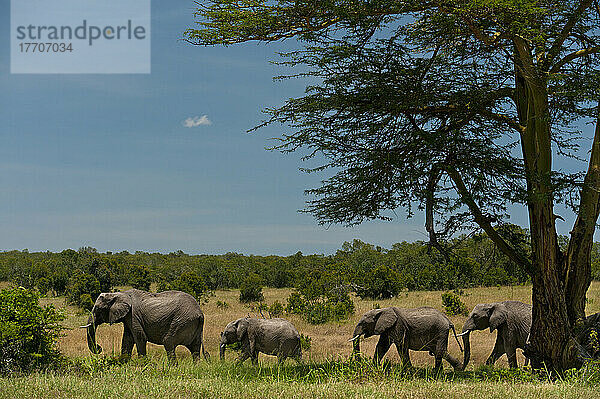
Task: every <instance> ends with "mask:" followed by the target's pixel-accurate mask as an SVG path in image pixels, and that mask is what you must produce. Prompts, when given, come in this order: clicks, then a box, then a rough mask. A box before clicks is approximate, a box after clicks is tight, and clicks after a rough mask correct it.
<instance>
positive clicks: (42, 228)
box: [0, 0, 572, 255]
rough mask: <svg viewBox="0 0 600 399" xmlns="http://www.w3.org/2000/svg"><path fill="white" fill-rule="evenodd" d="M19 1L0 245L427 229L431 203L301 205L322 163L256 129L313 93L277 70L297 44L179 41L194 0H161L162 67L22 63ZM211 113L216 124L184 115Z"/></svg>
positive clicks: (6, 90) (155, 55)
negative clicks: (272, 148)
mask: <svg viewBox="0 0 600 399" xmlns="http://www.w3.org/2000/svg"><path fill="white" fill-rule="evenodd" d="M9 4H10V2H9V0H0V15H2V18H3V23H2V24H0V38H1V44H0V46H1V50H0V88H1V91H0V120H1V121H2V127H1V129H0V139H1V145H0V186H1V189H0V209H1V211H0V250H7V249H23V248H28V249H29V250H53V251H56V250H62V249H65V248H75V249H76V248H79V247H81V246H93V247H95V248H98V249H99V250H101V251H106V250H112V251H119V250H123V249H126V250H130V251H134V250H144V251H161V252H165V251H174V250H178V249H181V250H184V251H186V252H188V253H225V252H228V251H236V252H243V253H253V254H280V255H288V254H291V253H295V252H296V251H298V250H300V251H302V252H304V253H332V252H334V251H335V250H336V249H337V248H339V247H340V245H341V244H342V242H344V241H348V240H352V239H353V238H359V239H362V240H363V241H367V242H370V243H373V244H376V245H381V246H384V247H389V246H390V245H391V244H392V243H394V242H399V241H402V240H417V239H425V238H426V236H425V229H424V228H423V219H422V216H421V215H417V216H416V217H414V218H412V219H408V220H407V219H406V216H405V215H404V214H403V213H402V212H399V213H398V217H397V218H396V219H395V220H394V221H392V222H368V223H364V224H363V225H361V226H359V227H355V228H345V227H341V226H331V227H329V228H328V229H327V228H325V227H321V226H318V225H317V223H316V222H315V221H314V219H313V218H312V217H311V216H310V215H307V214H300V213H298V212H297V210H298V209H300V208H302V207H303V203H304V201H305V200H306V197H305V196H304V194H303V190H304V189H305V188H309V187H312V186H315V185H316V184H317V183H318V177H319V176H313V175H306V174H303V173H301V172H299V171H298V167H299V166H301V163H300V162H299V157H298V156H297V155H291V156H290V155H282V154H279V153H276V152H269V151H266V150H265V147H266V146H269V145H271V144H272V141H270V140H269V138H270V137H275V136H277V135H278V133H279V132H278V129H277V128H276V127H270V128H266V129H262V130H259V131H258V132H255V133H252V134H248V133H246V130H247V129H248V128H251V127H253V126H254V125H256V124H257V123H258V122H260V120H261V118H262V117H263V115H262V114H261V109H263V108H265V107H267V106H276V105H280V104H282V103H283V101H285V99H287V98H289V97H293V96H296V95H299V94H301V93H302V92H303V89H304V85H305V84H304V83H303V82H302V81H293V80H292V81H284V82H273V80H272V77H273V76H275V75H278V74H281V73H282V72H283V71H282V70H281V69H279V68H278V67H276V66H273V65H271V64H269V62H268V61H269V60H273V59H275V55H274V52H275V51H277V50H281V49H285V48H289V46H291V45H293V44H291V43H290V44H275V45H268V46H266V45H257V44H245V45H240V46H233V47H228V48H203V47H194V46H192V45H189V44H187V43H185V42H183V41H181V40H179V39H180V38H181V36H182V32H183V31H184V30H185V29H186V28H187V27H189V26H191V24H192V23H193V5H194V3H193V1H191V0H176V1H169V2H167V1H156V0H155V1H153V4H152V73H151V74H149V75H11V74H10V54H9V46H10V44H9V27H10V24H9V15H10V12H9ZM205 115H206V118H207V119H208V120H209V121H210V124H206V123H200V124H198V126H193V127H185V126H184V121H186V120H187V119H188V118H195V117H197V118H198V119H196V121H197V122H206V119H204V120H202V119H201V118H202V117H203V116H205ZM188 124H190V125H194V124H197V123H193V120H190V122H189V123H188ZM514 213H515V216H514V217H513V222H516V223H519V224H522V225H526V218H525V213H524V211H523V209H515V212H514ZM566 219H567V223H562V224H563V226H562V227H561V226H559V228H560V229H561V230H562V231H561V232H562V233H566V232H567V231H568V230H569V228H570V226H571V224H572V222H571V220H572V219H571V218H566Z"/></svg>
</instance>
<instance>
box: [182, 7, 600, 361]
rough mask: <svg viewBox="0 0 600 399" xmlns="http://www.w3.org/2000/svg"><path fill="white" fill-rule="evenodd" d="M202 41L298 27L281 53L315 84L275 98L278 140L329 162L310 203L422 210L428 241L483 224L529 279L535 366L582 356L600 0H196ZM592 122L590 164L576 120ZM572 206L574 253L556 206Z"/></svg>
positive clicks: (277, 35) (345, 215)
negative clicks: (571, 162)
mask: <svg viewBox="0 0 600 399" xmlns="http://www.w3.org/2000/svg"><path fill="white" fill-rule="evenodd" d="M196 17H197V18H198V21H197V23H198V25H197V26H196V27H194V28H191V29H189V30H187V31H186V38H187V40H188V41H189V42H191V43H193V44H198V45H232V44H236V43H242V42H246V41H262V42H273V41H280V40H284V39H289V38H296V39H298V40H299V41H300V42H301V43H303V44H304V47H303V49H302V50H299V51H293V52H289V53H287V54H285V55H284V57H286V58H284V60H283V62H282V63H283V64H286V65H291V66H302V71H301V72H300V73H298V74H297V75H295V76H312V77H313V79H314V80H315V81H316V82H317V83H315V84H313V85H311V86H309V87H308V88H307V91H306V95H305V96H304V97H301V98H296V99H291V100H289V101H287V102H286V103H285V104H284V105H283V106H281V107H279V108H274V109H270V110H268V112H270V114H271V116H270V118H269V119H268V120H267V121H266V122H265V123H264V124H270V123H281V124H282V125H283V126H287V127H288V128H289V131H288V132H285V133H283V134H282V137H281V144H280V146H278V147H277V148H279V149H280V150H282V151H296V150H308V153H307V155H306V159H312V161H313V162H316V165H315V166H312V167H310V168H307V169H308V170H309V171H324V170H332V176H330V177H329V178H327V179H326V180H324V181H323V182H322V185H321V186H320V187H317V188H314V189H311V190H307V191H308V192H309V193H310V194H313V198H314V199H313V200H311V201H309V202H308V206H307V211H309V212H311V213H313V214H314V215H315V217H316V218H317V219H318V220H319V222H321V223H331V222H336V223H344V224H354V223H360V222H362V221H364V220H366V219H376V218H383V219H386V218H388V213H386V211H387V210H393V209H396V208H398V207H404V208H406V209H408V211H409V213H412V212H413V208H414V207H415V206H416V207H418V208H420V209H423V210H424V211H425V215H426V224H425V227H426V230H427V231H428V233H429V238H430V242H431V244H432V245H433V246H435V247H437V248H438V249H440V250H442V251H444V250H445V248H444V238H446V237H448V236H450V235H452V234H453V233H454V232H456V231H457V230H459V229H465V228H468V227H476V228H481V229H483V230H484V231H485V232H486V234H487V235H488V236H489V237H490V239H492V240H493V241H494V243H495V244H496V245H497V246H498V248H499V249H500V250H501V251H502V252H504V253H505V254H506V255H507V256H508V257H509V258H510V259H511V260H512V261H514V262H515V263H517V264H519V265H521V266H522V267H523V268H524V269H526V270H527V271H528V272H529V273H530V275H531V277H532V282H533V294H532V301H533V325H532V331H531V344H530V347H529V348H528V354H529V355H530V356H532V364H533V365H534V366H536V367H539V366H541V364H542V362H543V363H545V364H546V366H547V367H551V368H556V369H565V368H570V367H573V366H579V365H581V362H582V356H583V355H584V353H582V349H581V346H580V345H579V344H578V343H577V342H576V340H575V339H574V338H573V337H574V330H576V329H577V326H578V325H579V324H580V323H581V321H582V320H583V319H584V318H585V298H586V292H587V290H588V288H589V284H590V281H591V273H590V251H591V247H592V241H593V234H594V230H595V226H596V222H597V219H598V213H599V211H600V191H599V190H600V124H599V123H598V119H599V117H600V113H599V112H600V111H599V108H598V103H597V102H598V100H599V99H600V93H599V91H600V77H599V75H600V74H599V66H600V65H599V63H600V57H599V56H598V54H599V53H600V32H599V28H598V27H599V26H600V6H599V5H598V1H597V0H581V1H568V0H567V1H564V0H563V1H535V0H432V1H415V0H412V1H411V0H406V1H396V0H350V1H348V0H346V1H344V0H328V1H319V0H303V1H290V0H277V1H263V0H211V1H208V2H202V3H198V9H197V11H196ZM584 121H586V122H593V123H595V124H596V129H595V135H594V137H593V140H592V148H591V152H590V153H589V154H590V155H589V158H588V159H587V163H588V166H587V171H582V172H581V173H572V174H568V173H565V172H564V171H560V170H557V169H556V168H554V167H553V163H552V162H553V158H556V157H560V156H572V157H577V155H578V154H580V152H578V144H579V143H580V141H577V138H578V137H579V132H578V131H577V129H576V128H575V127H574V126H576V125H575V123H581V122H584ZM515 203H517V204H518V203H521V204H524V205H526V206H527V208H528V211H529V228H530V234H531V251H530V255H526V253H525V252H524V251H520V250H519V249H518V245H516V244H515V242H513V240H512V239H511V236H510V234H506V232H510V229H506V228H504V227H505V226H506V220H507V217H508V215H507V206H508V205H509V204H515ZM559 203H564V204H567V205H570V206H571V207H572V209H573V210H574V212H576V215H577V219H576V222H575V224H574V226H573V229H572V231H571V233H570V234H571V237H570V241H569V244H568V247H567V249H566V251H562V250H561V248H560V246H559V243H558V238H557V232H556V219H557V218H560V216H557V215H556V214H555V213H554V207H555V205H556V204H559Z"/></svg>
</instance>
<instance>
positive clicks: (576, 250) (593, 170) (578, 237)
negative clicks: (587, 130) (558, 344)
mask: <svg viewBox="0 0 600 399" xmlns="http://www.w3.org/2000/svg"><path fill="white" fill-rule="evenodd" d="M599 212H600V106H599V107H598V118H597V120H596V132H595V134H594V141H593V143H592V151H591V155H590V162H589V167H588V171H587V174H586V176H585V179H584V182H583V187H582V189H581V198H580V200H579V212H578V215H577V220H576V221H575V225H574V226H573V230H572V231H571V239H570V240H569V247H568V249H567V257H566V266H565V268H566V271H567V272H566V273H567V274H566V276H565V280H566V301H567V313H568V316H569V321H570V323H571V325H572V326H574V327H577V326H579V325H581V324H582V322H583V319H585V299H586V294H587V290H588V288H589V287H590V284H591V282H592V268H591V262H592V259H591V252H592V245H593V243H594V231H595V230H596V222H597V220H598V213H599Z"/></svg>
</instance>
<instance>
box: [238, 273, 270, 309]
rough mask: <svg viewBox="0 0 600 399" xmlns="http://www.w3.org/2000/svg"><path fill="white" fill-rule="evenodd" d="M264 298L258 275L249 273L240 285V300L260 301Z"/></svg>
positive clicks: (245, 301)
mask: <svg viewBox="0 0 600 399" xmlns="http://www.w3.org/2000/svg"><path fill="white" fill-rule="evenodd" d="M264 299H265V297H264V295H263V293H262V280H261V278H260V276H259V275H258V274H256V273H250V274H249V275H248V277H246V279H245V280H244V282H243V283H242V286H241V287H240V302H244V303H248V302H260V301H264Z"/></svg>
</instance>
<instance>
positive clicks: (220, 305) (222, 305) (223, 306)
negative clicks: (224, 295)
mask: <svg viewBox="0 0 600 399" xmlns="http://www.w3.org/2000/svg"><path fill="white" fill-rule="evenodd" d="M217 309H221V310H225V309H229V304H228V303H227V302H225V301H223V302H221V301H217Z"/></svg>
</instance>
